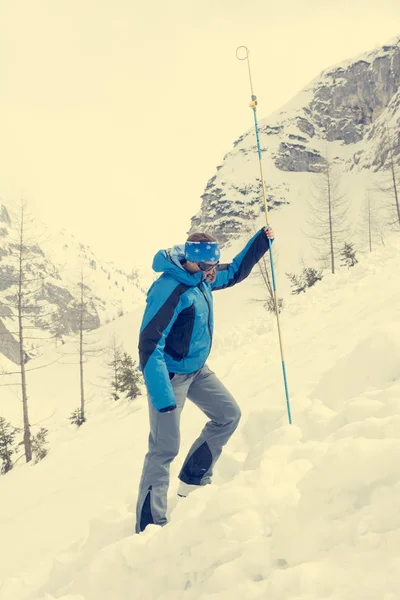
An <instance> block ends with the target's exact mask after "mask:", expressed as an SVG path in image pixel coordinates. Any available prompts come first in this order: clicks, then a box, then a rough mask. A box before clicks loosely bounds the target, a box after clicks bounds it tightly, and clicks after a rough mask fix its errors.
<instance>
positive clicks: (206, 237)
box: [187, 233, 218, 242]
mask: <svg viewBox="0 0 400 600" xmlns="http://www.w3.org/2000/svg"><path fill="white" fill-rule="evenodd" d="M187 241H188V242H218V240H217V238H215V237H214V236H213V235H211V234H209V233H192V234H191V235H189V237H188V239H187Z"/></svg>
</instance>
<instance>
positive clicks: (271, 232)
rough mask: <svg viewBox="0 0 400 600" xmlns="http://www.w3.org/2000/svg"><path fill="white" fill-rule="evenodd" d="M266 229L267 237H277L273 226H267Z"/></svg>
mask: <svg viewBox="0 0 400 600" xmlns="http://www.w3.org/2000/svg"><path fill="white" fill-rule="evenodd" d="M264 231H265V235H266V236H267V238H268V239H269V240H273V239H274V238H275V235H274V231H273V229H272V227H270V226H265V227H264Z"/></svg>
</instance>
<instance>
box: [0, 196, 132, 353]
mask: <svg viewBox="0 0 400 600" xmlns="http://www.w3.org/2000/svg"><path fill="white" fill-rule="evenodd" d="M11 214H12V213H11V211H10V210H9V209H8V208H7V207H6V206H5V205H4V204H3V205H0V354H3V355H4V356H6V358H8V359H9V360H11V361H13V362H14V363H17V364H19V362H20V354H19V344H18V340H19V335H18V321H17V314H18V311H17V306H18V284H19V273H20V269H19V254H20V252H19V240H18V237H19V225H18V222H17V221H18V213H17V214H16V218H13V217H12V216H11ZM39 229H40V228H39ZM42 229H43V228H42ZM36 231H37V229H36V228H32V229H31V231H29V230H28V228H27V231H26V238H25V244H24V246H23V254H22V258H23V266H22V275H23V288H22V289H23V304H24V308H23V313H24V326H25V328H26V333H25V335H26V352H27V356H25V360H26V359H27V358H29V357H31V356H34V355H36V354H37V353H38V352H39V350H38V348H39V346H40V345H41V341H42V342H44V341H45V340H46V339H49V338H56V339H58V340H59V341H62V340H63V338H64V337H66V336H69V335H71V334H74V333H76V332H77V331H79V327H80V318H81V310H80V307H81V271H82V273H83V290H84V294H83V305H84V310H83V324H84V329H85V330H91V329H95V328H97V327H99V326H100V325H101V324H104V323H106V322H108V321H110V320H112V319H114V318H116V317H118V316H120V315H121V314H123V313H124V312H125V311H127V310H130V309H133V308H135V307H136V306H138V304H139V302H140V301H142V299H143V297H144V290H143V289H142V288H141V286H140V282H139V274H138V272H137V271H135V270H134V269H133V270H132V273H130V274H127V273H124V272H123V271H122V270H120V269H117V268H116V266H115V265H114V264H112V263H102V262H100V261H99V260H98V259H97V258H96V256H95V255H94V254H93V252H92V251H91V249H90V248H89V247H88V246H85V245H84V244H81V243H79V242H77V240H75V238H74V237H73V236H71V235H69V234H68V233H67V232H66V231H61V232H60V233H59V234H58V235H57V236H51V235H50V234H49V232H46V235H45V236H43V235H38V237H37V239H35V237H36ZM41 238H42V239H43V241H38V240H40V239H41ZM40 340H41V341H40Z"/></svg>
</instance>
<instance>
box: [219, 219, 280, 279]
mask: <svg viewBox="0 0 400 600" xmlns="http://www.w3.org/2000/svg"><path fill="white" fill-rule="evenodd" d="M272 242H273V239H268V237H267V233H266V231H265V228H264V227H263V228H262V229H260V230H259V231H258V232H257V233H256V234H255V235H254V236H253V237H252V238H251V239H250V240H249V241H248V242H247V244H246V246H245V247H244V248H243V250H242V251H241V252H239V254H238V255H237V256H235V258H234V259H233V260H232V262H231V263H230V264H228V265H227V266H226V269H223V270H217V273H216V277H215V280H214V281H213V282H212V283H210V286H211V289H212V291H216V290H223V289H225V288H228V287H231V286H232V285H235V284H236V283H240V282H241V281H243V279H246V277H247V276H248V275H249V274H250V273H251V270H252V268H253V267H254V265H255V264H257V263H258V261H259V260H260V258H262V257H263V256H264V254H265V253H266V252H267V251H268V250H269V247H270V243H272Z"/></svg>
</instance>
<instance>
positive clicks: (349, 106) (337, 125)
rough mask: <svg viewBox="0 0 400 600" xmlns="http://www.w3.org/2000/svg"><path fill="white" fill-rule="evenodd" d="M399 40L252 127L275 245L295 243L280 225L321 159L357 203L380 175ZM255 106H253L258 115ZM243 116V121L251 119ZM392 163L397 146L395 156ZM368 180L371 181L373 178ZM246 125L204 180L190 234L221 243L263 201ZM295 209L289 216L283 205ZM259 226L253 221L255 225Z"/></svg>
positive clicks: (398, 96)
mask: <svg viewBox="0 0 400 600" xmlns="http://www.w3.org/2000/svg"><path fill="white" fill-rule="evenodd" d="M399 84H400V38H397V39H395V40H393V42H392V43H390V44H388V45H386V46H383V47H380V48H377V49H376V50H374V51H372V52H368V53H366V54H363V55H361V56H358V57H357V58H356V59H354V60H349V61H346V62H345V63H342V64H340V65H337V66H335V67H332V68H330V69H327V70H326V71H324V72H323V73H321V75H319V76H318V77H317V78H316V79H314V80H313V81H312V82H311V83H310V84H309V85H308V86H307V87H306V88H305V89H304V90H302V91H301V92H300V93H299V94H298V95H297V96H296V97H295V98H294V99H293V100H291V101H290V102H289V103H288V104H287V105H286V106H284V107H283V108H282V109H281V110H279V111H277V112H276V113H274V114H272V115H271V116H269V117H268V118H265V119H261V120H260V122H259V131H260V143H261V147H262V152H263V158H262V160H263V171H264V179H265V183H266V191H267V195H268V205H269V208H270V209H271V214H270V221H271V223H274V224H275V223H276V222H278V223H279V233H280V234H282V236H283V241H284V242H286V241H288V242H289V240H290V241H291V243H292V242H293V235H294V236H295V238H294V241H295V243H296V242H297V241H300V240H299V238H300V236H299V235H298V236H297V237H296V229H293V228H292V227H290V230H287V227H286V226H285V224H284V223H282V219H283V218H282V217H281V216H279V217H277V215H280V214H284V217H285V221H293V219H296V218H297V217H298V216H299V214H302V213H306V212H307V206H306V205H305V204H304V200H305V198H306V197H309V196H310V195H311V193H312V188H313V186H312V183H313V181H315V174H318V173H320V172H321V170H322V168H323V166H324V164H325V159H326V157H327V156H328V157H329V159H330V160H332V161H333V162H334V163H335V164H336V165H337V167H338V169H340V172H341V175H342V179H343V186H342V187H343V190H344V192H345V193H347V194H348V196H349V197H351V200H352V203H353V204H354V205H357V206H358V205H359V204H360V202H361V201H362V200H363V197H364V195H365V193H366V191H367V190H368V189H370V188H371V186H372V185H373V181H374V176H375V172H376V171H378V170H381V169H384V168H385V167H386V166H387V165H386V158H387V148H386V150H385V145H384V144H383V137H384V130H385V127H387V126H389V127H393V129H395V131H396V134H397V135H398V133H397V132H398V130H399V127H398V125H399V122H400V91H399ZM260 111H262V106H259V107H258V115H259V116H260ZM251 120H252V119H251V114H250V110H249V123H250V121H251ZM395 156H396V160H397V161H399V157H400V145H399V144H397V148H396V150H395ZM375 179H376V178H375ZM261 193H262V190H261V182H260V174H259V163H258V155H257V146H256V137H255V132H254V127H252V128H251V129H249V130H248V131H247V132H245V133H243V134H242V135H241V136H240V137H239V138H238V139H237V140H236V141H235V142H234V144H233V149H232V150H231V151H230V152H228V153H227V154H226V155H225V156H224V159H223V162H222V164H221V165H219V166H218V167H217V172H216V173H215V174H214V175H213V177H211V179H210V180H209V181H208V183H207V186H206V188H205V191H204V194H203V195H202V204H201V209H200V211H199V212H198V213H197V214H196V215H195V216H194V217H193V218H192V224H191V230H190V231H191V232H192V231H195V230H201V229H204V230H207V231H208V232H210V233H214V235H216V236H217V238H218V239H219V240H220V241H221V242H223V243H226V242H227V241H231V240H232V239H234V238H236V237H238V236H241V235H242V234H243V233H244V232H245V233H246V234H247V233H249V232H250V231H251V223H252V222H253V221H254V219H256V220H257V219H259V218H260V216H261V217H262V211H263V202H262V198H261ZM288 204H289V205H292V206H296V207H297V209H296V211H295V213H294V214H292V212H291V211H290V210H288V209H287V205H288ZM260 222H261V221H260Z"/></svg>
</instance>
